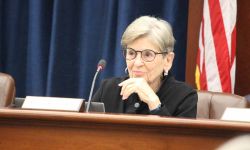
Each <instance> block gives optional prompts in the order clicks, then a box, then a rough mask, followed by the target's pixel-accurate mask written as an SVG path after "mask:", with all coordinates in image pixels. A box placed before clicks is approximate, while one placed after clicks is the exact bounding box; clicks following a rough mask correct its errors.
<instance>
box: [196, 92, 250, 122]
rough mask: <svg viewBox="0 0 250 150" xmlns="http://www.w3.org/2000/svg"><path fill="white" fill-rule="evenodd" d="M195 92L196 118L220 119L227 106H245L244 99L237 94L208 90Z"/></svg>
mask: <svg viewBox="0 0 250 150" xmlns="http://www.w3.org/2000/svg"><path fill="white" fill-rule="evenodd" d="M197 93H198V104H197V118H206V119H220V118H221V117H222V115H223V113H224V111H225V110H226V108H227V107H237V108H246V107H247V101H246V99H245V98H244V97H242V96H239V95H235V94H230V93H220V92H209V91H197Z"/></svg>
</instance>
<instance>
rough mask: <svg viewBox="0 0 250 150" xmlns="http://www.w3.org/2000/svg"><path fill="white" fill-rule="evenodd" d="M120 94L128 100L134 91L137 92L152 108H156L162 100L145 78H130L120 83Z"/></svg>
mask: <svg viewBox="0 0 250 150" xmlns="http://www.w3.org/2000/svg"><path fill="white" fill-rule="evenodd" d="M119 86H120V87H122V88H121V92H120V95H121V96H122V99H123V100H126V99H127V98H128V97H129V96H130V95H131V94H132V93H137V94H138V96H139V98H140V100H141V101H143V102H145V103H147V104H148V107H149V109H150V110H153V109H155V108H156V107H157V106H158V105H159V104H160V103H161V102H160V100H159V98H158V96H157V95H156V94H155V92H154V91H153V89H152V88H151V87H150V86H149V85H148V83H147V81H146V80H145V79H144V78H129V79H127V80H125V81H123V82H121V83H120V84H119Z"/></svg>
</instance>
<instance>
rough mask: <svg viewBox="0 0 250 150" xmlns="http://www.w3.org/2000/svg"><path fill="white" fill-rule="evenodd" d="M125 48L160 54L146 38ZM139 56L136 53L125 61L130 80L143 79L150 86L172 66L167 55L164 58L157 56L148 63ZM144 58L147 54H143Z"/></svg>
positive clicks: (137, 40)
mask: <svg viewBox="0 0 250 150" xmlns="http://www.w3.org/2000/svg"><path fill="white" fill-rule="evenodd" d="M127 48H131V49H133V50H136V51H143V50H152V51H154V52H156V53H160V52H161V51H160V49H159V48H158V47H157V46H156V45H155V44H153V43H152V42H151V40H150V39H149V38H147V37H142V38H138V39H136V40H135V41H133V42H132V43H130V44H128V45H127ZM127 53H128V52H127ZM141 55H142V53H140V52H137V55H136V57H135V58H134V59H132V60H127V59H126V63H127V67H128V72H129V76H130V78H144V79H145V80H146V81H147V82H148V83H149V84H152V83H154V82H156V81H160V80H161V77H162V74H163V72H164V70H165V69H167V70H169V69H170V68H171V66H172V62H173V57H170V56H169V54H167V55H166V56H165V57H163V54H157V55H156V56H155V58H154V60H152V61H150V62H147V61H144V60H143V59H142V57H141ZM145 56H147V54H145Z"/></svg>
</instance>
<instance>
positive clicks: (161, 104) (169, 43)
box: [93, 16, 197, 118]
mask: <svg viewBox="0 0 250 150" xmlns="http://www.w3.org/2000/svg"><path fill="white" fill-rule="evenodd" d="M174 43H175V39H174V37H173V33H172V29H171V26H170V25H169V24H168V23H167V22H166V21H164V20H161V19H157V18H154V17H150V16H142V17H140V18H138V19H136V20H135V21H134V22H132V23H131V24H130V25H129V26H128V27H127V29H126V30H125V32H124V34H123V36H122V40H121V45H122V48H123V54H124V57H125V59H126V64H127V68H126V69H125V70H126V71H128V74H129V77H121V78H111V79H106V80H104V81H103V82H102V84H101V87H100V88H99V89H98V91H97V92H96V94H95V95H94V98H93V101H99V102H103V103H104V104H105V110H106V112H112V113H134V114H153V115H161V116H175V117H191V118H195V117H196V109H197V93H196V91H195V90H194V89H192V88H191V87H189V86H187V85H186V84H185V83H183V82H179V81H176V80H175V79H174V77H173V76H172V75H171V74H170V73H168V71H169V70H170V69H171V67H172V63H173V59H174V53H173V48H174Z"/></svg>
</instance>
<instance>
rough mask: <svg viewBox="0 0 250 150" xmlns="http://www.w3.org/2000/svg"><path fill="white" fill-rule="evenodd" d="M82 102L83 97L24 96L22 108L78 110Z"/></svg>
mask: <svg viewBox="0 0 250 150" xmlns="http://www.w3.org/2000/svg"><path fill="white" fill-rule="evenodd" d="M84 104H85V103H84V99H77V98H60V97H40V96H26V98H25V100H24V102H23V105H22V109H40V110H56V111H73V112H80V111H83V109H84Z"/></svg>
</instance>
